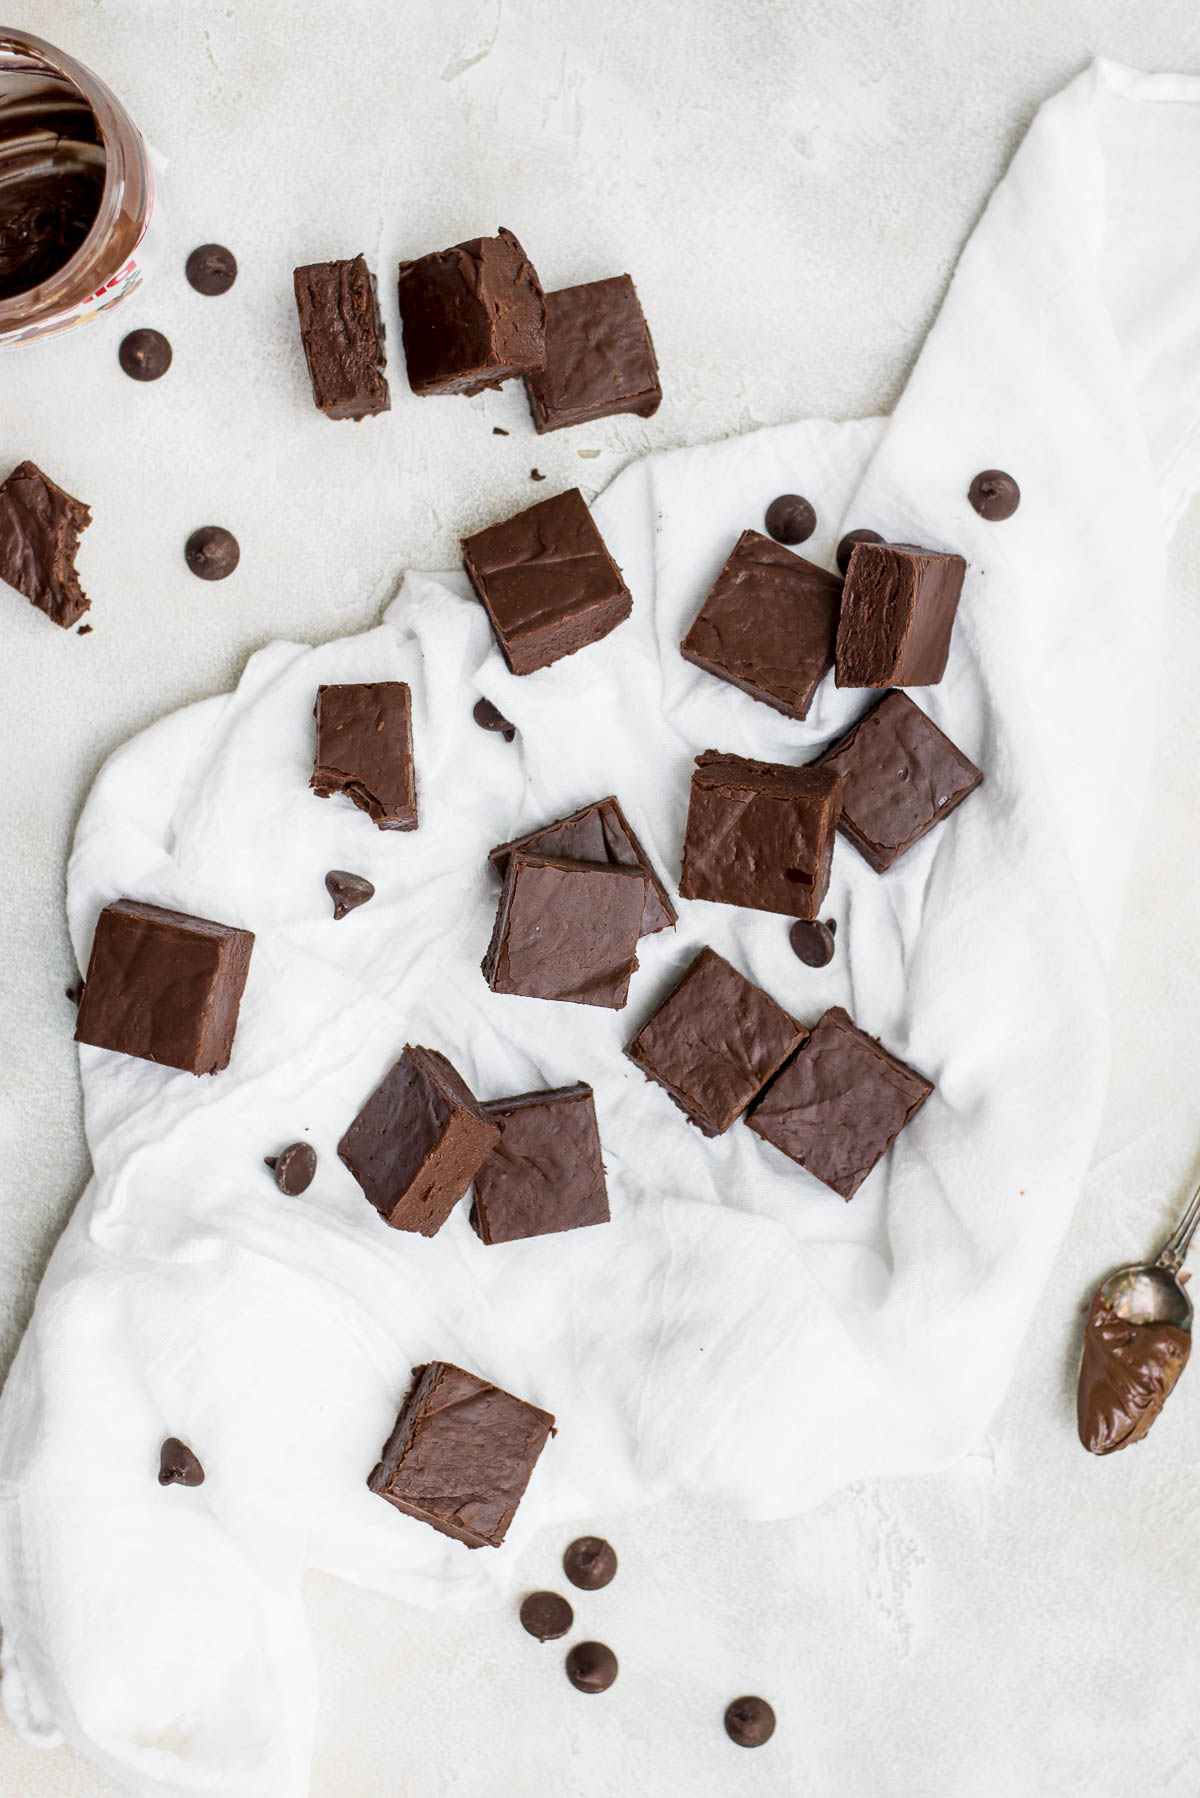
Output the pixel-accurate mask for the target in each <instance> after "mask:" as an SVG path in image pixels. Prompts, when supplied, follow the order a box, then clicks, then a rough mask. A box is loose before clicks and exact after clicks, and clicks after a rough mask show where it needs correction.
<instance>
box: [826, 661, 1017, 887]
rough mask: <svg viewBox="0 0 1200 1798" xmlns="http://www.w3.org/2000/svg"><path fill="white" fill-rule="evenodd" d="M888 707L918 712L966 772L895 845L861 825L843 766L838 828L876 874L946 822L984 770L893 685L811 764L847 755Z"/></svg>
mask: <svg viewBox="0 0 1200 1798" xmlns="http://www.w3.org/2000/svg"><path fill="white" fill-rule="evenodd" d="M885 709H886V710H888V711H896V710H907V711H910V712H914V713H916V715H917V717H918V718H920V719H921V721H922V724H921V728H922V729H923V730H926V731H927V732H928V734H929V736H930V737H931V738H932V739H933V740H935V741H936V743H937V745H938V747H939V748H940V749H942V750H943V752H944V754H945V757H946V760H947V761H951V760H952V761H954V762H955V763H956V765H957V766H958V767H959V769H960V771H961V773H962V775H963V784H962V785H961V786H959V787H957V788H956V789H955V790H954V791H953V792H952V793H949V794H948V795H947V796H946V799H945V801H944V803H943V804H942V805H940V806H939V807H938V809H937V810H936V811H934V812H933V813H932V814H931V815H930V817H929V818H928V820H927V821H926V823H924V824H923V825H922V826H921V827H920V828H919V829H918V830H916V831H914V832H913V833H912V834H911V835H910V836H909V837H908V838H907V839H906V840H905V841H904V842H903V843H900V844H899V845H898V846H897V847H895V848H892V847H891V845H890V844H881V843H877V842H876V841H874V840H873V839H872V838H871V837H870V836H869V835H868V834H867V832H866V830H865V829H863V828H861V827H860V825H859V824H858V822H857V821H856V819H855V817H854V816H853V813H852V809H851V808H852V806H853V794H852V793H851V790H850V777H849V775H848V774H847V772H846V770H845V769H843V770H841V773H842V812H841V816H840V817H839V819H838V829H839V830H840V831H841V833H842V835H843V836H844V837H845V838H846V840H847V841H848V842H850V843H853V845H854V847H855V848H856V849H857V850H858V853H859V854H860V855H861V856H862V858H863V860H864V861H865V862H866V863H867V865H868V867H871V868H873V869H874V871H875V873H876V874H886V873H887V871H888V869H889V868H891V867H893V866H894V865H895V863H896V862H898V861H899V860H900V857H901V856H902V855H907V853H908V851H909V850H910V849H912V848H913V847H914V846H915V844H917V843H919V842H920V841H921V839H922V837H925V836H928V834H929V832H930V831H931V830H933V829H934V827H935V826H936V825H938V824H942V823H944V822H945V820H946V819H947V818H948V817H949V816H950V815H951V813H952V812H955V811H957V810H958V808H959V806H960V805H961V804H962V803H963V800H964V799H969V798H970V796H971V794H972V793H973V792H974V791H975V790H976V788H977V787H979V786H981V785H982V783H983V770H982V769H981V768H978V767H976V765H975V763H974V762H973V761H972V760H971V758H970V756H969V755H967V754H966V752H965V751H964V750H962V749H960V748H959V747H958V744H957V743H955V742H954V740H953V738H951V737H948V736H947V735H946V733H945V731H944V730H942V729H941V728H940V727H939V726H938V725H936V724H935V723H934V721H933V719H932V718H931V717H930V716H929V714H928V712H925V711H923V710H922V708H921V707H920V706H919V705H917V704H916V702H915V701H914V700H912V699H910V698H909V697H908V694H907V693H906V692H904V691H903V690H902V689H901V688H899V687H894V688H893V689H892V690H891V691H890V692H888V693H885V694H884V696H883V698H882V699H881V700H879V702H878V704H876V705H873V706H872V707H871V708H870V710H869V711H868V712H865V713H864V714H863V716H862V717H861V718H860V719H859V720H858V722H857V723H856V724H852V725H851V727H850V729H849V730H848V731H846V732H845V734H844V735H843V736H841V737H839V738H838V740H837V741H836V742H835V743H833V744H831V745H830V747H829V748H828V749H826V750H825V751H824V752H823V754H821V755H819V756H818V757H817V759H816V761H815V762H814V763H813V764H812V765H813V766H814V767H818V766H820V767H825V766H828V765H829V764H831V763H832V762H834V761H835V760H836V759H837V758H839V757H841V756H843V755H845V754H846V753H847V752H848V751H851V750H853V749H854V748H855V747H856V745H857V743H858V739H859V737H860V736H861V735H862V734H863V733H864V732H865V731H866V730H867V727H868V726H870V725H872V723H873V721H876V720H877V718H878V715H879V714H881V713H883V712H884V711H885ZM968 770H970V773H969V775H968V773H967V771H968Z"/></svg>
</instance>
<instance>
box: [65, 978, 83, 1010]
mask: <svg viewBox="0 0 1200 1798" xmlns="http://www.w3.org/2000/svg"><path fill="white" fill-rule="evenodd" d="M66 994H67V998H68V999H69V1000H70V1001H71V1004H72V1005H78V1004H79V1001H80V1000H81V999H82V998H83V981H82V980H73V981H72V982H71V984H70V986H69V987H67V989H66Z"/></svg>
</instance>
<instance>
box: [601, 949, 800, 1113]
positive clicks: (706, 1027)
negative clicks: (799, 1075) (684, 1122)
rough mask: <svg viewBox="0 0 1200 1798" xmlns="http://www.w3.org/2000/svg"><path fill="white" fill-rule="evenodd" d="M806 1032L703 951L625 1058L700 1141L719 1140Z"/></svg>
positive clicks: (734, 971) (768, 998) (742, 977)
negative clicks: (662, 1092) (667, 1098)
mask: <svg viewBox="0 0 1200 1798" xmlns="http://www.w3.org/2000/svg"><path fill="white" fill-rule="evenodd" d="M807 1034H808V1033H807V1031H806V1030H805V1029H804V1028H803V1026H802V1025H800V1024H798V1023H797V1022H796V1020H795V1018H793V1017H789V1015H788V1013H787V1012H786V1011H784V1009H783V1007H782V1006H781V1005H777V1004H776V1003H775V1001H774V999H772V998H771V996H770V994H769V993H765V992H764V991H763V989H762V987H760V986H755V984H754V982H753V981H752V980H747V978H746V976H745V975H744V974H742V973H739V971H738V970H737V968H735V967H733V966H732V965H731V964H730V963H729V962H727V961H726V960H725V958H724V956H722V955H718V954H717V952H716V950H715V949H702V950H701V951H700V953H699V955H698V956H697V957H696V959H695V961H694V962H693V963H692V965H691V967H690V968H689V969H688V970H687V972H686V974H685V975H684V976H683V979H682V980H681V981H679V983H678V985H677V986H675V987H674V988H673V989H672V991H671V992H669V993H668V994H667V996H666V998H665V999H664V1000H663V1002H662V1004H661V1005H660V1006H659V1008H658V1010H657V1011H656V1012H655V1013H654V1015H653V1016H652V1017H651V1018H650V1019H649V1020H648V1021H647V1022H646V1023H645V1024H644V1025H643V1026H642V1028H641V1030H639V1031H638V1034H637V1035H636V1036H635V1037H634V1039H633V1041H632V1042H631V1043H630V1045H629V1047H628V1048H627V1049H626V1051H625V1053H626V1054H627V1055H628V1056H629V1058H630V1060H631V1061H633V1062H636V1064H637V1066H638V1067H640V1068H641V1070H642V1072H643V1073H644V1074H645V1075H646V1076H647V1077H648V1078H649V1079H651V1080H656V1081H657V1082H658V1084H659V1085H660V1086H664V1087H666V1089H667V1091H668V1092H669V1093H670V1095H671V1097H672V1098H673V1099H674V1101H675V1103H676V1104H677V1105H678V1106H679V1107H680V1108H681V1109H682V1110H683V1111H684V1112H685V1113H686V1115H687V1116H688V1118H689V1119H690V1120H691V1122H692V1123H693V1124H696V1125H698V1126H699V1128H700V1129H701V1130H702V1131H703V1132H704V1134H705V1135H706V1136H719V1135H720V1134H721V1133H722V1132H723V1131H725V1130H728V1128H729V1126H730V1124H732V1123H733V1121H734V1119H735V1118H738V1117H740V1116H741V1114H742V1112H743V1111H745V1109H746V1107H747V1105H749V1103H750V1101H751V1100H752V1099H753V1098H754V1097H755V1096H756V1095H757V1094H758V1093H759V1092H761V1091H762V1088H763V1086H764V1085H765V1084H766V1082H767V1081H768V1080H769V1079H770V1077H771V1075H772V1074H773V1073H774V1072H775V1070H776V1069H777V1068H778V1067H779V1066H780V1065H781V1064H782V1063H783V1062H784V1061H786V1060H787V1058H788V1056H789V1055H791V1054H792V1053H793V1052H794V1051H795V1050H796V1049H797V1048H799V1046H800V1044H801V1043H802V1042H803V1041H804V1039H805V1037H806V1035H807Z"/></svg>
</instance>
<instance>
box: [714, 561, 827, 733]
mask: <svg viewBox="0 0 1200 1798" xmlns="http://www.w3.org/2000/svg"><path fill="white" fill-rule="evenodd" d="M751 546H753V547H754V548H755V549H757V550H759V554H758V555H756V556H754V557H751V556H750V555H749V553H748V552H749V549H750V548H751ZM762 549H766V550H768V551H770V552H771V553H770V554H769V555H768V556H766V557H764V556H763V555H762V553H761V551H762ZM785 558H786V560H785ZM751 561H753V562H757V563H759V564H760V565H763V564H765V565H766V566H769V567H773V568H779V569H781V570H782V571H783V572H784V573H785V574H787V573H790V572H793V569H791V568H789V564H794V565H795V569H794V572H795V574H796V578H797V584H799V583H800V581H801V580H802V581H803V582H804V583H805V584H807V585H809V586H811V587H815V589H816V594H817V595H820V594H821V593H823V594H824V598H825V600H826V601H827V603H828V608H829V617H828V621H827V622H828V633H827V634H828V639H829V641H828V648H827V651H826V653H825V654H824V655H823V656H822V658H821V662H820V666H819V667H817V666H814V667H813V669H812V670H811V671H810V673H809V675H808V676H807V677H806V678H805V680H804V681H803V682H796V683H795V687H796V688H797V689H799V696H798V698H796V697H792V698H789V697H787V696H786V695H785V694H784V693H782V692H781V691H779V690H777V688H776V687H775V686H772V685H768V684H767V682H766V681H765V680H763V679H762V678H761V676H756V675H755V674H752V673H749V672H742V673H739V672H737V671H736V669H735V666H734V664H733V661H732V659H731V658H726V659H721V658H720V657H719V656H716V655H713V654H709V653H706V651H705V650H704V648H702V647H701V643H702V641H703V639H704V637H705V636H706V635H707V632H708V630H709V629H713V630H714V631H715V630H716V628H717V627H716V626H715V625H714V624H713V623H712V618H711V614H712V612H713V611H715V610H716V609H717V608H718V607H719V605H720V604H721V602H722V600H723V598H724V593H723V590H722V589H723V583H725V581H726V578H727V577H730V576H731V574H736V572H737V567H736V565H737V564H738V563H739V562H742V563H747V562H751ZM841 593H842V580H841V577H840V576H839V575H836V574H830V572H829V570H828V569H827V568H821V567H820V566H819V565H818V564H817V563H816V562H810V561H809V560H808V559H807V558H806V557H805V556H801V555H798V554H797V553H796V552H795V550H792V549H789V548H788V547H787V546H786V545H784V544H782V543H776V542H775V540H774V539H773V538H771V537H767V536H764V535H763V533H762V532H761V531H756V530H744V531H743V532H742V534H741V536H740V537H739V538H738V540H737V542H736V543H735V544H734V546H733V548H732V549H731V550H730V552H729V554H728V556H727V557H726V558H725V561H724V562H723V563H722V565H721V568H720V570H719V572H718V574H717V576H716V579H715V580H714V581H713V583H712V585H711V587H710V588H709V590H708V592H707V593H706V594H705V596H704V602H703V604H702V605H701V607H700V609H699V611H698V612H697V613H696V616H695V617H694V618H693V620H692V622H691V625H690V626H689V627H688V632H687V635H686V636H685V637H684V639H683V641H682V642H681V643H680V645H679V653H680V655H681V656H682V657H683V659H684V661H685V662H690V663H691V664H692V666H693V667H694V668H700V669H702V670H703V672H704V673H705V674H711V675H712V676H713V677H714V679H716V680H721V681H724V682H725V683H726V685H727V686H730V687H736V688H737V690H738V692H739V693H745V694H746V695H747V697H748V698H750V699H757V700H760V701H761V702H762V704H763V705H769V706H770V707H771V708H772V710H773V711H776V712H780V713H782V715H783V716H784V717H785V718H794V719H796V720H797V721H799V722H800V723H803V722H804V720H805V719H806V718H807V717H808V714H809V711H810V710H811V708H812V702H813V699H814V698H815V697H816V692H817V688H818V687H819V686H820V684H821V682H822V681H823V680H824V679H825V676H826V675H827V674H828V673H829V672H830V670H831V669H832V667H833V664H834V646H835V643H836V640H837V628H838V611H839V607H840V603H841ZM813 603H814V604H817V603H819V599H818V598H816V597H814V599H813ZM698 639H699V641H698Z"/></svg>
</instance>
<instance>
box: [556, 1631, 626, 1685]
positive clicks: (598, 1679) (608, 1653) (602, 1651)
mask: <svg viewBox="0 0 1200 1798" xmlns="http://www.w3.org/2000/svg"><path fill="white" fill-rule="evenodd" d="M616 1677H617V1657H616V1655H615V1654H614V1653H613V1651H612V1649H611V1648H606V1647H605V1646H604V1643H603V1642H576V1644H575V1646H574V1648H572V1649H571V1651H570V1653H569V1654H568V1655H567V1678H568V1679H569V1680H570V1682H571V1684H572V1685H573V1686H574V1688H575V1690H576V1691H577V1692H607V1691H608V1688H609V1687H610V1686H611V1685H612V1683H613V1680H614V1679H616Z"/></svg>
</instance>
